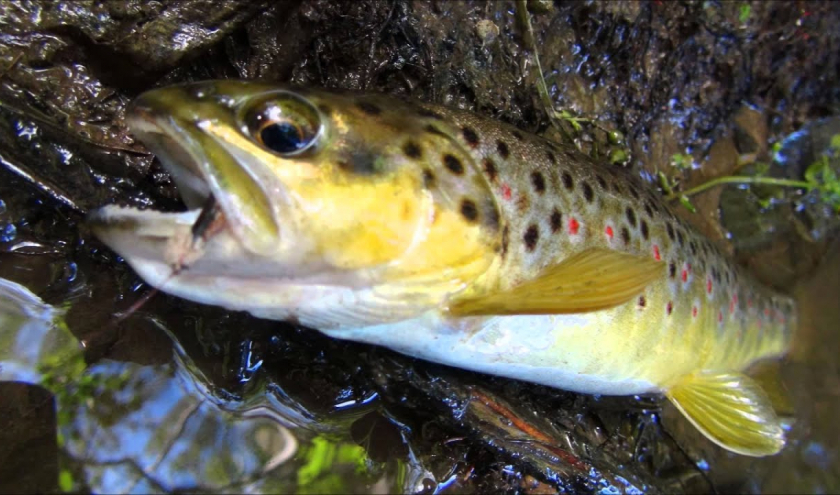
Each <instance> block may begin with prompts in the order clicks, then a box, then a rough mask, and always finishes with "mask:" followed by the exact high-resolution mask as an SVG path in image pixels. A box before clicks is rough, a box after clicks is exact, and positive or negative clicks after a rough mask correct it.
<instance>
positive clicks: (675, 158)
mask: <svg viewBox="0 0 840 495" xmlns="http://www.w3.org/2000/svg"><path fill="white" fill-rule="evenodd" d="M692 163H694V159H693V158H692V157H691V155H684V154H682V153H674V154H673V155H672V156H671V165H673V166H674V167H676V168H678V169H680V170H688V169H690V168H691V164H692Z"/></svg>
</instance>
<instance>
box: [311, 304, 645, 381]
mask: <svg viewBox="0 0 840 495" xmlns="http://www.w3.org/2000/svg"><path fill="white" fill-rule="evenodd" d="M591 318H592V316H590V315H534V316H530V315H529V316H495V317H490V318H484V317H470V318H459V319H451V320H448V319H444V318H442V317H441V316H440V314H439V313H438V312H436V311H432V312H429V313H426V314H425V315H424V316H422V317H420V318H415V319H411V320H406V321H402V322H398V323H391V324H383V325H374V326H368V327H361V328H353V329H346V328H345V329H336V330H327V331H324V333H326V334H327V335H330V336H332V337H336V338H340V339H347V340H353V341H357V342H367V343H371V344H377V345H381V346H384V347H387V348H389V349H392V350H394V351H397V352H400V353H403V354H407V355H409V356H414V357H417V358H420V359H425V360H427V361H434V362H437V363H442V364H446V365H450V366H455V367H458V368H463V369H468V370H472V371H478V372H482V373H489V374H493V375H499V376H505V377H509V378H515V379H518V380H525V381H529V382H534V383H540V384H543V385H548V386H551V387H557V388H561V389H564V390H571V391H576V392H582V393H590V394H607V395H634V394H641V393H647V392H656V391H658V388H657V387H656V386H655V385H654V384H652V383H650V382H648V381H646V380H644V379H640V378H635V377H628V378H620V379H616V378H615V377H614V376H613V377H608V376H599V375H598V374H593V373H586V372H585V371H584V369H583V368H584V366H583V365H582V364H581V363H586V362H588V360H587V359H585V358H586V356H579V355H575V353H576V352H580V349H579V348H578V349H566V352H564V348H563V335H562V334H563V329H564V328H568V329H573V328H581V327H589V326H590V325H591V324H592V323H593V322H592V321H590V319H591ZM595 345H597V343H595ZM581 357H583V358H584V359H581Z"/></svg>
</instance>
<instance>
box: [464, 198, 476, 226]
mask: <svg viewBox="0 0 840 495" xmlns="http://www.w3.org/2000/svg"><path fill="white" fill-rule="evenodd" d="M461 215H462V216H463V217H464V218H466V219H467V221H468V222H470V223H473V222H475V221H476V220H478V208H476V207H475V202H474V201H473V200H471V199H469V198H464V199H462V200H461Z"/></svg>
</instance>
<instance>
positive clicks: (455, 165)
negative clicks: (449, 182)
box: [443, 153, 464, 175]
mask: <svg viewBox="0 0 840 495" xmlns="http://www.w3.org/2000/svg"><path fill="white" fill-rule="evenodd" d="M443 164H444V165H445V166H446V168H448V169H449V171H450V172H452V173H453V174H455V175H461V174H463V173H464V165H463V164H462V163H461V160H459V159H458V158H456V157H455V156H454V155H450V154H449V153H446V154H444V155H443Z"/></svg>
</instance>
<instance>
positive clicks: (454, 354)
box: [88, 80, 797, 456]
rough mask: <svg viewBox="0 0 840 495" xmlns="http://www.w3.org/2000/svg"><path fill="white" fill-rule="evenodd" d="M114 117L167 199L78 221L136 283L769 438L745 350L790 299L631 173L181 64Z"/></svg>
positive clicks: (776, 326)
mask: <svg viewBox="0 0 840 495" xmlns="http://www.w3.org/2000/svg"><path fill="white" fill-rule="evenodd" d="M127 115H128V117H127V121H128V125H129V127H130V128H131V130H132V131H133V133H134V135H135V136H136V137H137V138H139V139H140V140H141V141H142V142H143V143H144V144H145V145H146V146H147V147H148V148H149V149H150V150H151V151H152V152H154V153H155V155H156V156H157V157H158V158H159V159H160V160H161V162H162V164H163V166H164V167H165V168H166V169H167V170H168V171H169V173H170V174H171V176H172V178H173V180H174V181H175V183H176V184H177V186H178V189H179V193H180V195H181V197H182V199H183V201H184V204H185V205H186V210H184V211H180V212H160V211H154V210H139V209H133V208H127V207H121V206H118V205H107V206H104V207H102V208H100V209H98V210H96V211H95V212H93V213H92V214H91V215H90V216H89V218H88V222H89V224H90V225H91V227H92V229H93V231H94V232H95V234H96V235H97V236H98V237H99V238H100V239H101V240H102V241H103V242H104V243H106V244H107V245H108V246H110V248H112V249H113V250H114V251H116V252H117V253H118V254H119V255H120V256H122V257H123V258H124V259H125V261H126V262H127V263H128V264H129V265H131V266H132V267H133V269H134V270H135V271H136V272H137V273H138V274H139V275H140V277H142V278H143V279H144V280H145V281H147V282H148V283H149V284H150V285H151V286H153V287H155V288H158V289H160V290H162V291H164V292H167V293H169V294H173V295H175V296H178V297H181V298H185V299H189V300H192V301H196V302H198V303H202V304H208V305H216V306H221V307H224V308H227V309H229V310H236V311H247V312H249V313H251V314H252V315H254V316H256V317H259V318H266V319H273V320H285V321H293V322H297V323H299V324H301V325H303V326H306V327H311V328H314V329H317V330H319V331H321V332H323V333H324V334H326V335H329V336H331V337H335V338H338V339H346V340H352V341H357V342H364V343H368V344H373V345H379V346H384V347H387V348H390V349H392V350H395V351H397V352H400V353H403V354H407V355H410V356H413V357H416V358H420V359H424V360H428V361H433V362H437V363H442V364H445V365H449V366H454V367H458V368H462V369H467V370H472V371H477V372H482V373H487V374H492V375H499V376H504V377H508V378H513V379H518V380H523V381H527V382H533V383H539V384H543V385H548V386H551V387H555V388H559V389H564V390H570V391H575V392H580V393H586V394H604V395H638V394H664V395H665V396H666V397H667V398H668V399H669V400H670V401H671V402H672V403H673V404H674V405H675V406H676V408H677V409H679V411H681V412H682V413H683V415H684V416H685V417H686V418H687V419H688V420H689V421H690V422H691V423H692V424H693V425H694V426H695V427H696V428H697V429H698V430H699V431H700V432H702V433H703V434H704V435H705V436H706V437H707V438H708V439H709V440H711V441H712V442H714V443H716V444H718V445H719V446H721V447H723V448H725V449H728V450H730V451H733V452H736V453H739V454H743V455H748V456H766V455H772V454H775V453H777V452H779V451H780V450H781V449H782V448H783V447H784V444H785V435H784V428H783V425H782V421H781V420H780V419H779V416H778V415H777V414H776V412H775V410H774V407H773V406H774V404H773V401H772V399H771V397H772V396H774V393H773V392H772V390H766V386H765V385H763V384H762V382H760V381H759V380H758V379H757V378H755V377H752V376H750V375H749V373H748V369H749V368H751V367H752V366H753V365H754V364H755V363H759V362H772V361H773V360H774V359H775V360H777V359H778V358H780V357H781V356H783V355H784V354H785V353H786V351H787V350H788V348H789V347H790V345H791V341H792V338H793V332H794V329H795V328H796V322H797V313H796V303H795V301H794V300H793V299H791V298H790V297H787V296H785V295H784V294H781V293H777V292H775V291H773V290H771V289H770V288H767V287H765V286H762V285H761V284H760V283H759V282H757V281H756V280H755V279H754V278H753V277H752V276H751V275H750V274H749V273H747V272H746V271H745V270H743V269H742V268H740V267H739V266H737V265H736V264H734V263H733V262H732V261H730V260H729V259H727V257H726V256H725V254H724V252H723V250H722V249H721V248H720V247H719V246H718V245H716V244H715V243H713V242H711V241H710V240H709V239H707V238H705V237H703V236H702V235H701V234H699V233H698V232H696V231H695V230H694V229H693V228H692V227H691V226H690V225H689V223H688V222H686V221H685V220H684V219H682V218H680V217H679V216H677V215H676V214H675V212H674V210H672V208H671V207H669V205H668V204H667V203H666V202H665V201H664V200H663V198H662V195H661V193H659V192H657V191H656V190H655V189H654V188H653V187H651V186H650V185H649V184H647V183H645V182H644V181H642V180H640V178H639V177H638V176H637V175H636V174H633V173H631V172H629V171H627V170H625V169H623V168H621V167H617V166H613V165H609V164H604V163H599V162H598V161H597V160H595V159H593V158H591V157H590V156H588V155H587V154H585V153H582V152H580V151H579V150H577V149H576V148H575V147H574V146H569V145H563V144H560V143H556V142H553V141H550V140H547V139H545V138H543V137H540V136H537V135H533V134H529V133H526V132H523V131H521V130H519V129H517V128H516V127H513V126H510V125H507V124H504V123H500V122H497V121H495V120H492V119H489V118H485V117H481V116H479V115H476V114H473V113H470V112H467V111H463V110H458V109H453V108H447V107H444V106H439V105H433V104H429V103H425V102H421V101H414V100H410V99H400V98H395V97H388V96H385V95H377V94H360V93H354V92H347V91H332V90H323V89H316V88H300V87H292V86H284V85H278V84H272V83H267V82H256V81H239V80H221V81H202V82H195V83H188V84H183V85H176V86H170V87H164V88H158V89H153V90H151V91H148V92H146V93H144V94H142V95H141V96H139V97H138V98H137V99H136V100H135V101H134V102H133V103H132V104H131V107H130V108H129V109H128V112H127Z"/></svg>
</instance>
